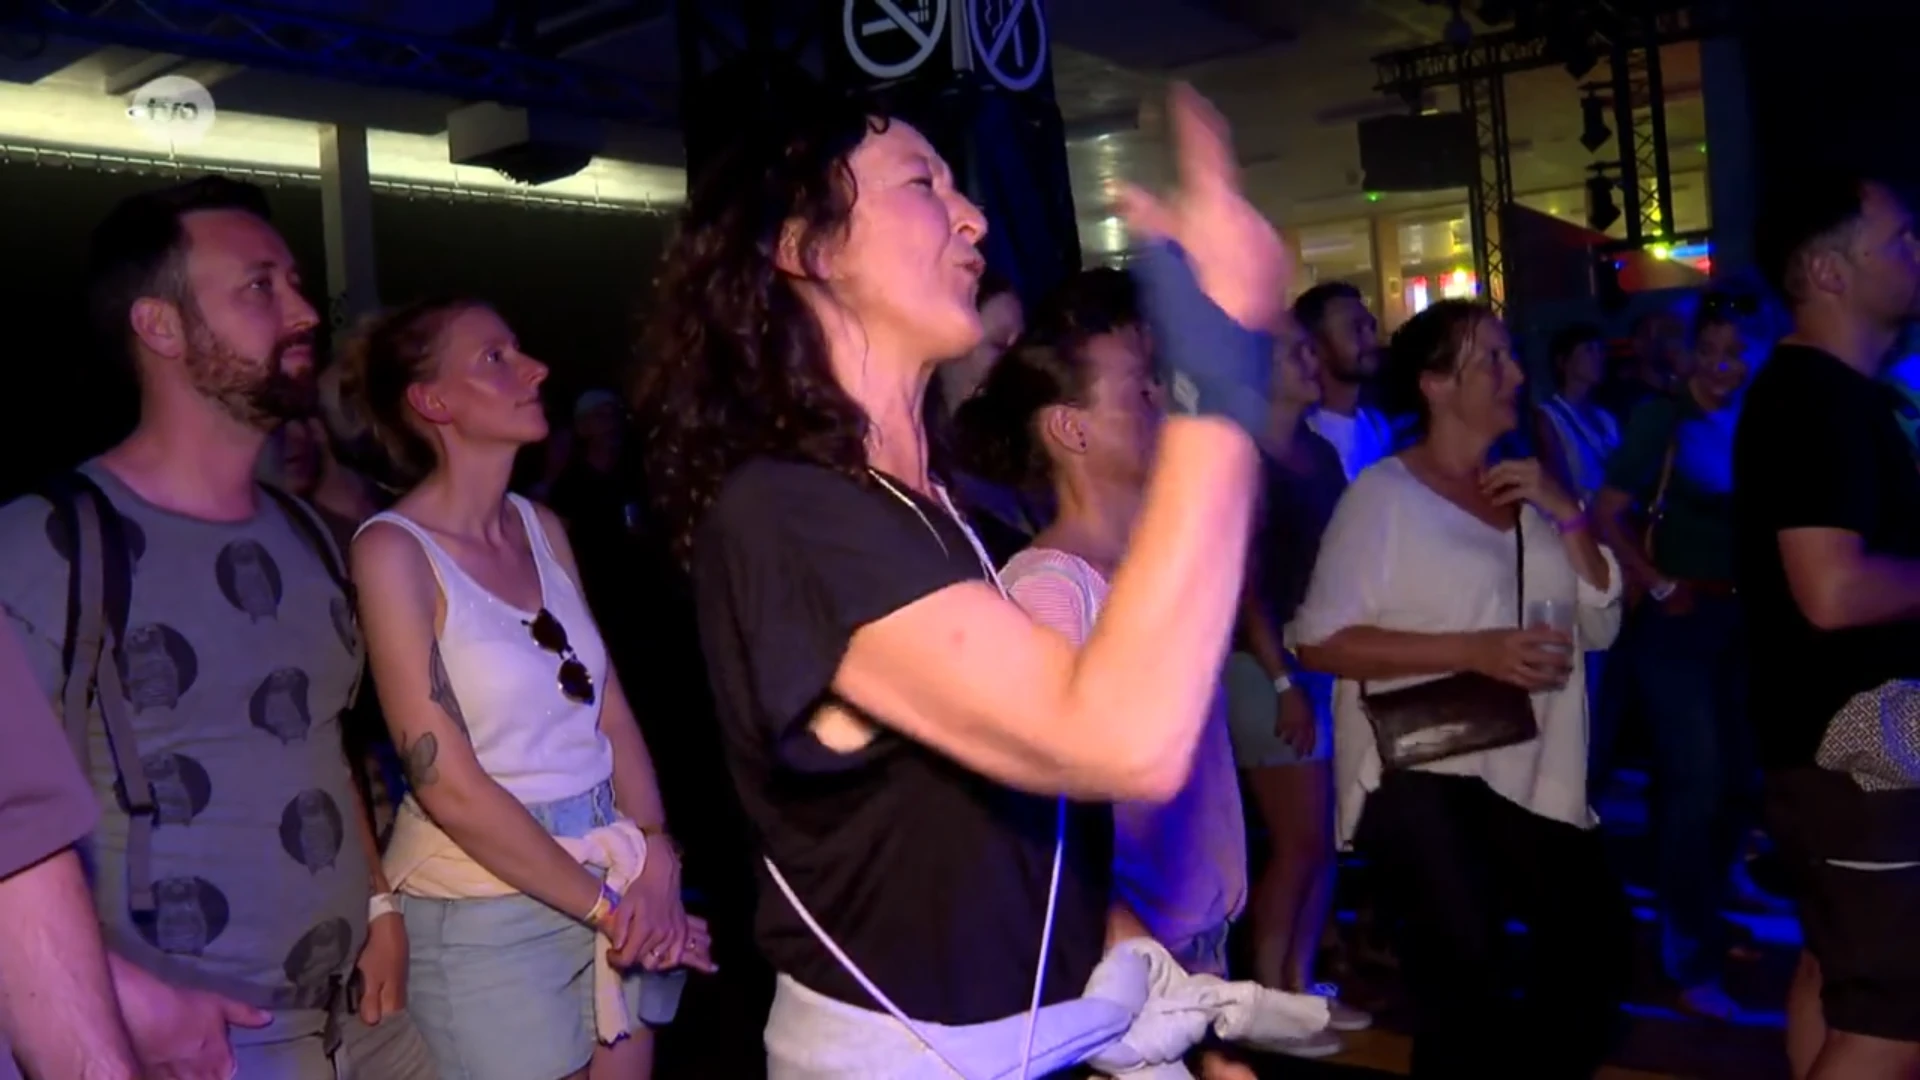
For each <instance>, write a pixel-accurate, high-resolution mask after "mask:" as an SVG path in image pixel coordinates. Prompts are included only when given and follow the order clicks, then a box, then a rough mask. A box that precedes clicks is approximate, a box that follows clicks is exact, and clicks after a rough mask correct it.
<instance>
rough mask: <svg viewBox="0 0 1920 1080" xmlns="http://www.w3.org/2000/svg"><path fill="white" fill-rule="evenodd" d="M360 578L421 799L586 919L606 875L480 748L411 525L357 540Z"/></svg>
mask: <svg viewBox="0 0 1920 1080" xmlns="http://www.w3.org/2000/svg"><path fill="white" fill-rule="evenodd" d="M353 578H354V581H355V583H356V584H357V586H358V590H357V591H358V593H359V598H360V622H361V627H362V630H363V632H364V633H365V635H366V640H367V655H368V656H369V658H370V659H371V663H372V665H373V675H374V683H375V685H376V686H377V687H378V688H379V691H380V709H381V711H382V712H383V713H384V714H385V715H386V718H387V726H388V727H389V728H390V729H391V730H392V733H393V743H394V746H395V747H396V748H397V749H398V750H399V751H400V756H401V760H402V761H404V762H405V763H406V769H407V780H408V783H409V784H411V785H412V789H413V795H414V798H415V799H417V800H418V801H419V803H420V805H421V807H423V808H424V809H425V810H426V812H427V814H428V815H429V816H431V817H432V818H433V820H434V822H435V823H436V824H438V825H439V826H440V827H441V828H442V829H444V830H446V833H447V835H448V836H450V837H452V838H453V840H454V842H455V843H457V844H459V845H460V847H461V849H462V850H464V851H465V852H466V853H467V854H469V855H471V856H473V858H474V860H475V861H476V862H478V863H479V864H480V865H481V866H484V867H486V868H487V870H489V871H490V872H492V873H493V874H494V875H495V876H496V877H498V878H500V880H502V881H504V882H506V883H507V884H508V885H511V886H513V887H514V888H515V889H518V890H519V891H521V892H523V893H525V894H527V895H528V896H531V897H533V898H535V899H537V900H539V901H541V902H543V903H545V904H547V905H549V906H550V907H553V908H555V909H557V910H559V911H561V912H563V913H565V914H567V915H571V916H573V917H574V918H576V919H580V918H585V917H586V915H587V913H588V912H589V911H591V910H592V909H593V907H594V906H595V901H596V900H598V899H599V897H600V881H599V879H597V878H595V877H594V876H593V875H592V874H591V873H589V872H588V871H587V869H586V868H585V867H584V866H582V865H580V864H579V863H578V862H576V861H574V859H573V858H572V857H571V856H569V855H568V854H567V853H566V852H565V851H564V850H562V849H561V847H560V845H559V844H557V843H555V842H554V840H553V838H552V837H551V836H549V835H548V834H547V831H546V830H545V829H543V828H541V827H540V824H539V823H538V822H536V821H534V820H533V816H532V815H531V814H529V813H527V810H526V807H524V806H522V805H521V804H520V801H519V800H518V799H515V798H514V797H513V796H512V795H510V794H508V793H507V791H506V789H505V788H502V787H501V786H500V785H499V784H498V783H496V782H495V781H494V779H493V778H492V777H490V776H488V775H487V773H486V771H485V770H484V769H482V768H481V767H480V761H479V759H478V758H476V757H475V756H474V752H473V744H472V742H470V741H469V739H468V736H467V729H466V720H465V718H464V717H463V715H462V712H461V708H460V702H459V699H458V698H457V697H456V696H455V694H454V691H453V687H452V685H451V683H450V682H449V681H448V678H447V671H446V665H445V663H444V662H443V661H442V660H441V657H440V642H439V637H438V627H439V623H440V621H441V618H442V616H441V614H440V610H439V609H440V607H441V605H442V600H441V598H440V591H439V586H438V585H437V584H436V579H435V578H434V574H433V567H432V565H431V564H430V563H429V562H428V560H427V555H426V552H425V551H424V550H423V549H422V548H421V547H420V544H419V542H418V541H416V540H415V539H414V538H413V537H412V536H410V535H408V534H407V533H406V532H404V531H403V530H401V529H399V528H397V527H395V526H392V525H386V524H375V525H374V526H373V527H371V528H369V529H367V531H366V532H364V533H362V534H361V535H360V538H359V539H357V540H355V541H354V544H353Z"/></svg>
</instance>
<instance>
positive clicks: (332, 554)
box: [260, 484, 359, 607]
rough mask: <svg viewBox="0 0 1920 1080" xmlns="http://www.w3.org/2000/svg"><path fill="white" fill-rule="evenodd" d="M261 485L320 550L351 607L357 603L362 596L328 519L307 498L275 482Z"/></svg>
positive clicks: (315, 549) (328, 569)
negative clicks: (355, 589) (328, 524)
mask: <svg viewBox="0 0 1920 1080" xmlns="http://www.w3.org/2000/svg"><path fill="white" fill-rule="evenodd" d="M260 488H261V490H263V491H265V492H266V493H267V494H268V495H269V496H271V497H272V498H273V501H274V502H276V503H278V504H280V511H281V512H282V513H284V514H286V515H287V520H288V521H291V522H293V525H294V528H295V529H296V530H298V532H299V533H300V538H301V539H303V540H305V541H306V542H307V546H308V547H311V548H312V549H313V550H314V551H315V552H317V553H319V555H320V561H321V562H322V563H323V564H325V565H326V568H327V576H328V577H330V578H332V579H333V583H334V584H335V585H338V586H339V587H340V591H341V592H342V593H344V594H346V597H347V604H348V606H349V607H354V606H356V605H357V602H358V600H359V597H358V596H356V595H355V594H354V591H353V579H352V578H350V577H348V576H347V560H346V556H345V555H344V554H343V553H342V552H341V551H340V545H339V544H337V543H335V542H334V539H333V530H331V529H329V528H327V524H326V522H324V521H322V520H320V515H319V513H318V512H317V511H316V510H314V508H313V507H312V506H310V505H308V503H307V501H306V500H305V499H302V498H300V497H299V496H298V495H295V494H293V493H291V492H289V491H287V490H285V489H284V488H278V487H275V486H273V485H272V484H261V485H260Z"/></svg>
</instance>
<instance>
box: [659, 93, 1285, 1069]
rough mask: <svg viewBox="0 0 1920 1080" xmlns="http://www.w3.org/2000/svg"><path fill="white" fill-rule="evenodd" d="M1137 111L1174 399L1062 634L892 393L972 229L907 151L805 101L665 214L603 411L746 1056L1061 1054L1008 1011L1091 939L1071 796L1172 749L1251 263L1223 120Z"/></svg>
mask: <svg viewBox="0 0 1920 1080" xmlns="http://www.w3.org/2000/svg"><path fill="white" fill-rule="evenodd" d="M1172 117H1173V120H1174V122H1175V131H1176V135H1177V137H1178V142H1179V146H1180V161H1181V173H1182V188H1181V191H1180V192H1179V197H1178V198H1177V200H1174V201H1172V202H1169V203H1167V204H1162V203H1160V202H1158V201H1157V200H1155V199H1153V198H1152V197H1151V196H1148V195H1146V194H1145V193H1143V192H1138V191H1133V190H1128V191H1127V192H1126V193H1125V194H1124V195H1123V197H1122V204H1123V206H1122V209H1123V212H1124V213H1125V214H1126V215H1127V217H1128V220H1129V221H1130V222H1131V224H1132V227H1133V229H1134V231H1135V235H1136V237H1137V238H1140V239H1143V240H1149V241H1151V244H1150V245H1149V246H1148V248H1147V249H1146V250H1145V251H1144V252H1143V254H1142V272H1143V275H1144V276H1145V278H1146V280H1147V282H1148V284H1149V286H1150V289H1149V303H1150V309H1151V311H1152V312H1153V313H1154V315H1155V316H1156V317H1158V318H1159V319H1160V320H1161V322H1162V326H1161V327H1160V328H1159V331H1158V332H1159V333H1160V337H1161V340H1162V341H1163V342H1165V343H1167V345H1168V348H1167V349H1166V350H1165V352H1166V354H1167V357H1168V359H1169V361H1170V362H1171V364H1172V366H1173V368H1174V383H1175V397H1176V399H1177V402H1178V404H1179V405H1180V406H1181V409H1182V412H1183V413H1184V414H1185V415H1182V416H1180V417H1178V418H1175V419H1173V420H1170V421H1169V422H1168V424H1167V426H1166V430H1165V432H1164V435H1163V437H1162V439H1161V442H1160V446H1159V449H1158V451H1157V453H1156V456H1155V460H1154V464H1153V466H1152V469H1151V475H1150V477H1149V479H1148V481H1147V484H1146V487H1145V491H1144V497H1143V501H1142V507H1141V512H1140V517H1139V528H1138V531H1137V533H1136V534H1135V537H1134V541H1133V544H1132V547H1131V552H1130V555H1129V557H1128V559H1127V560H1126V561H1125V562H1124V564H1123V565H1121V566H1120V567H1119V568H1118V570H1117V571H1116V573H1115V576H1114V586H1113V593H1112V596H1111V598H1110V600H1109V603H1108V605H1107V609H1106V616H1105V618H1104V619H1103V621H1102V623H1101V626H1100V629H1099V631H1097V632H1096V633H1095V634H1094V635H1093V637H1092V638H1091V640H1089V641H1088V643H1087V645H1086V647H1085V648H1083V649H1075V648H1074V647H1073V646H1072V645H1071V644H1070V643H1069V642H1067V641H1066V639H1064V638H1063V637H1061V636H1060V635H1058V634H1056V633H1054V632H1052V631H1049V630H1047V629H1044V628H1042V627H1040V626H1038V625H1036V624H1035V623H1034V622H1033V621H1032V620H1031V619H1029V618H1028V617H1027V616H1026V615H1025V614H1024V613H1023V612H1022V611H1021V610H1020V608H1019V607H1017V606H1015V605H1014V604H1013V603H1011V602H1009V601H1008V600H1007V599H1006V597H1005V595H1004V594H1003V593H1002V592H1001V591H1000V590H999V589H998V588H997V587H996V583H995V580H994V571H993V568H992V566H991V564H990V563H989V562H988V561H987V560H986V559H985V558H984V557H983V556H982V555H981V553H980V550H979V546H978V544H977V542H976V541H975V539H974V538H973V537H972V535H971V534H970V533H969V532H968V531H967V530H966V528H965V527H964V526H963V525H961V524H960V522H959V521H958V520H957V518H956V515H955V514H954V513H953V511H952V507H951V504H950V503H949V502H948V500H947V498H946V495H945V491H944V489H943V488H942V486H941V484H940V483H939V481H938V478H937V477H936V476H935V475H934V473H933V470H932V469H931V468H930V467H929V464H928V457H927V440H926V432H925V429H924V427H923V426H922V408H921V402H922V397H923V395H924V393H925V391H926V386H927V382H928V380H929V378H930V377H931V376H932V374H933V371H934V367H935V365H936V364H938V363H940V362H941V361H944V360H947V359H949V358H952V357H956V356H961V355H964V354H966V353H967V352H968V351H969V350H971V349H972V348H973V347H974V346H975V345H976V344H977V343H978V342H979V341H980V339H981V333H982V331H981V325H980V316H979V313H978V310H977V308H976V305H975V289H976V286H977V284H978V281H979V278H980V275H981V272H982V271H983V269H984V264H983V261H982V259H981V256H980V253H979V249H978V243H979V241H980V238H981V237H982V235H983V234H984V233H985V231H986V222H985V221H984V220H983V219H982V217H981V214H980V211H979V210H978V209H977V208H975V207H974V206H973V204H972V203H970V202H968V201H967V199H966V198H965V197H964V196H962V195H961V194H960V192H959V191H958V190H957V189H956V188H955V187H954V179H953V174H952V172H951V171H950V170H949V169H948V167H947V164H946V163H945V162H944V161H942V160H941V158H940V155H939V154H938V153H936V152H935V151H934V149H933V147H932V146H931V145H930V144H929V143H928V142H927V140H926V139H925V138H924V137H923V136H922V135H921V134H920V133H919V132H917V131H915V130H914V129H913V128H912V127H911V126H909V125H908V124H906V123H903V122H900V121H898V120H892V121H889V120H888V119H887V118H886V117H885V116H883V115H878V114H876V113H875V112H873V111H871V110H866V109H861V108H858V107H856V106H854V105H852V104H850V103H849V104H841V105H837V106H829V107H823V108H818V109H814V110H810V111H809V112H808V114H807V120H806V122H805V123H804V124H802V125H799V126H796V127H795V128H794V129H793V130H791V131H789V132H785V133H782V134H781V135H780V136H778V137H774V138H768V139H764V140H750V141H749V142H748V143H746V144H744V145H742V146H741V147H739V148H737V149H736V151H735V152H734V154H733V155H731V157H730V158H728V159H726V160H724V161H723V162H721V163H718V164H716V165H715V166H714V172H713V173H712V174H710V175H709V176H708V177H706V178H705V179H704V180H703V182H702V183H701V184H700V185H699V186H698V187H697V188H696V190H695V191H694V193H693V196H692V198H691V199H690V201H689V203H688V206H687V210H686V213H685V219H684V221H683V224H682V228H681V232H680V234H679V236H678V237H677V239H676V240H675V241H674V244H673V246H672V248H671V250H670V251H669V254H668V258H667V263H666V270H665V274H664V277H663V279H662V280H661V282H660V285H659V291H658V294H657V307H656V309H655V313H654V320H653V323H652V326H651V330H650V336H649V339H648V342H647V348H646V350H645V355H648V356H649V357H650V358H651V359H652V367H651V369H650V370H649V371H648V372H647V373H646V377H645V379H644V381H643V384H642V387H641V391H640V394H639V399H638V405H639V408H638V410H637V411H638V413H639V414H640V416H641V417H642V418H643V420H644V422H645V428H646V429H647V430H648V431H649V435H650V440H649V452H650V453H649V456H650V471H651V473H652V477H653V483H654V486H655V490H656V492H657V493H658V495H659V497H660V498H661V500H662V504H663V507H664V509H665V511H666V514H667V517H668V519H669V521H670V523H671V524H672V526H673V527H674V529H675V530H676V534H677V541H678V546H679V549H680V551H681V552H682V554H683V555H684V557H685V558H686V559H687V560H688V561H689V563H690V566H691V570H692V575H693V582H694V589H695V594H696V600H697V604H698V608H699V616H700V629H701V639H702V644H703V646H704V648H705V651H706V654H707V660H708V665H709V670H710V674H711V680H712V683H713V689H714V692H715V698H716V702H717V706H718V714H719V718H720V722H721V726H722V729H723V734H724V738H725V743H726V751H727V756H728V761H729V765H730V767H731V769H732V771H733V774H734V777H735V780H736V782H737V785H738V787H739V790H740V794H741V799H742V803H743V805H744V807H745V809H746V813H747V816H748V818H749V819H750V821H751V822H752V824H753V826H754V828H755V831H756V833H757V839H758V842H759V846H760V851H761V854H762V855H763V856H764V858H763V868H764V871H765V873H764V875H763V878H762V881H763V886H764V887H763V890H762V891H763V898H762V903H761V905H760V914H759V928H758V937H759V942H760V945H761V947H762V949H763V950H764V952H765V954H766V956H767V957H768V959H769V960H770V961H771V962H772V964H773V966H774V968H775V970H776V971H777V972H778V973H779V980H778V989H777V991H776V994H775V999H774V1004H773V1011H772V1014H771V1016H770V1017H769V1020H768V1026H767V1045H768V1050H769V1057H770V1066H771V1074H772V1076H773V1077H775V1078H781V1077H795V1076H808V1077H822V1076H853V1075H858V1076H869V1075H885V1076H916V1075H947V1073H946V1071H945V1070H946V1069H949V1068H951V1069H952V1070H953V1071H956V1072H959V1073H960V1074H961V1075H970V1074H987V1073H988V1072H989V1069H988V1068H986V1067H984V1066H981V1065H977V1064H976V1065H973V1066H971V1067H969V1065H968V1064H967V1063H968V1062H978V1061H984V1060H986V1059H987V1057H992V1056H993V1055H999V1056H998V1057H997V1058H996V1060H998V1061H1000V1062H1006V1061H1008V1060H1010V1059H1009V1057H1008V1054H1009V1052H1010V1053H1011V1055H1013V1056H1015V1057H1018V1059H1019V1060H1020V1061H1023V1062H1029V1063H1031V1067H1032V1073H1031V1075H1044V1074H1045V1073H1048V1072H1051V1071H1053V1070H1055V1069H1059V1068H1063V1067H1066V1066H1069V1065H1072V1064H1074V1063H1075V1062H1077V1061H1078V1060H1080V1058H1081V1057H1082V1056H1084V1054H1086V1053H1087V1052H1090V1051H1091V1050H1092V1049H1093V1047H1091V1046H1081V1045H1078V1044H1074V1043H1073V1042H1072V1039H1071V1038H1069V1037H1066V1036H1065V1035H1063V1034H1062V1033H1061V1031H1060V1029H1057V1028H1056V1027H1054V1025H1053V1024H1052V1018H1054V1017H1060V1016H1061V1015H1062V1014H1061V1012H1060V1011H1059V1010H1049V1011H1046V1012H1045V1014H1044V1015H1043V1010H1042V1009H1041V1007H1042V1006H1047V1005H1051V1004H1054V1003H1060V1002H1065V1001H1068V1000H1069V999H1073V998H1075V997H1077V996H1078V995H1079V994H1081V993H1082V991H1083V990H1084V988H1085V985H1086V983H1087V979H1088V977H1089V975H1090V974H1091V973H1092V971H1093V968H1094V966H1095V964H1096V963H1097V962H1098V961H1099V959H1100V957H1101V955H1102V951H1103V945H1104V940H1103V939H1104V936H1105V933H1104V931H1105V917H1106V911H1107V906H1108V902H1109V900H1110V898H1111V884H1112V882H1111V877H1112V875H1111V862H1112V856H1113V820H1112V814H1111V811H1110V810H1109V809H1108V807H1107V806H1106V805H1104V804H1105V803H1106V802H1107V801H1110V800H1114V799H1165V798H1168V797H1170V796H1171V795H1173V794H1174V793H1175V792H1176V791H1178V790H1179V789H1180V788H1181V787H1182V785H1183V784H1184V783H1185V780H1186V777H1187V773H1188V771H1189V769H1190V768H1191V765H1192V761H1193V756H1194V751H1195V746H1196V744H1197V742H1198V741H1199V738H1200V734H1201V730H1202V726H1203V724H1204V722H1205V721H1206V718H1207V715H1208V706H1209V705H1210V703H1211V701H1212V697H1213V693H1214V689H1215V686H1216V681H1217V678H1218V673H1219V669H1220V663H1221V660H1222V658H1223V655H1224V653H1225V651H1226V645H1227V636H1228V633H1229V631H1230V630H1231V628H1232V624H1233V619H1234V613H1235V610H1236V605H1237V601H1238V598H1239V588H1240V573H1241V567H1242V565H1243V563H1244V557H1245V549H1246V537H1247V528H1248V522H1249V514H1250V508H1251V503H1252V497H1253V484H1254V479H1255V475H1256V455H1255V451H1254V448H1253V442H1252V440H1251V438H1250V437H1249V435H1248V431H1249V430H1251V429H1253V428H1254V427H1256V426H1257V425H1258V424H1260V423H1261V422H1263V421H1264V418H1265V415H1266V403H1265V399H1264V375H1265V372H1266V368H1267V357H1268V355H1269V351H1270V348H1271V346H1270V344H1269V339H1268V337H1267V335H1266V333H1265V331H1266V329H1267V327H1268V325H1269V324H1270V322H1271V321H1272V319H1273V318H1274V316H1275V314H1276V309H1277V307H1278V305H1279V302H1280V298H1281V296H1282V295H1283V294H1284V291H1285V284H1286V282H1285V268H1286V265H1287V262H1286V259H1285V257H1284V252H1283V250H1282V248H1281V245H1280V243H1279V240H1278V237H1277V236H1276V235H1275V233H1274V231H1273V229H1272V227H1271V226H1269V225H1268V224H1267V222H1266V221H1265V220H1264V219H1262V218H1261V217H1260V216H1259V214H1258V213H1257V212H1256V211H1255V210H1254V209H1253V208H1252V207H1251V206H1249V205H1248V203H1247V202H1246V201H1245V199H1244V198H1243V197H1242V196H1241V194H1240V192H1239V190H1238V185H1237V181H1236V179H1235V174H1234V169H1233V164H1232V154H1231V148H1230V147H1229V145H1228V143H1227V139H1226V133H1225V131H1224V125H1222V124H1221V123H1220V121H1219V120H1218V118H1217V117H1215V116H1213V115H1212V114H1211V112H1210V111H1209V110H1208V109H1207V108H1206V106H1205V105H1204V103H1202V102H1200V101H1199V99H1198V98H1197V97H1195V96H1194V95H1192V94H1191V92H1185V93H1182V94H1180V95H1178V96H1176V99H1175V105H1174V109H1173V111H1172ZM1176 245H1177V246H1176ZM1068 796H1072V801H1070V800H1069V799H1068ZM1072 1011H1073V1010H1072V1009H1068V1010H1067V1012H1069V1013H1071V1012H1072ZM1023 1014H1024V1016H1023ZM889 1016H891V1018H889ZM1065 1019H1067V1020H1068V1021H1069V1024H1070V1021H1071V1017H1066V1018H1065ZM995 1021H1005V1022H1006V1023H1005V1024H1001V1025H995V1024H993V1023H992V1022H995ZM1039 1021H1046V1023H1045V1024H1044V1025H1042V1026H1044V1027H1045V1028H1046V1029H1047V1035H1046V1037H1045V1038H1041V1037H1040V1032H1039V1031H1037V1030H1036V1024H1037V1023H1038V1022H1039ZM976 1025H987V1026H986V1027H984V1028H981V1027H976ZM1008 1025H1011V1030H1007V1028H1008ZM1023 1030H1024V1032H1025V1035H1024V1037H1023V1036H1022V1031H1023ZM1056 1036H1058V1037H1056ZM1023 1038H1024V1045H1023V1044H1022V1040H1023ZM983 1055H984V1056H983ZM1023 1071H1024V1069H1023Z"/></svg>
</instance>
